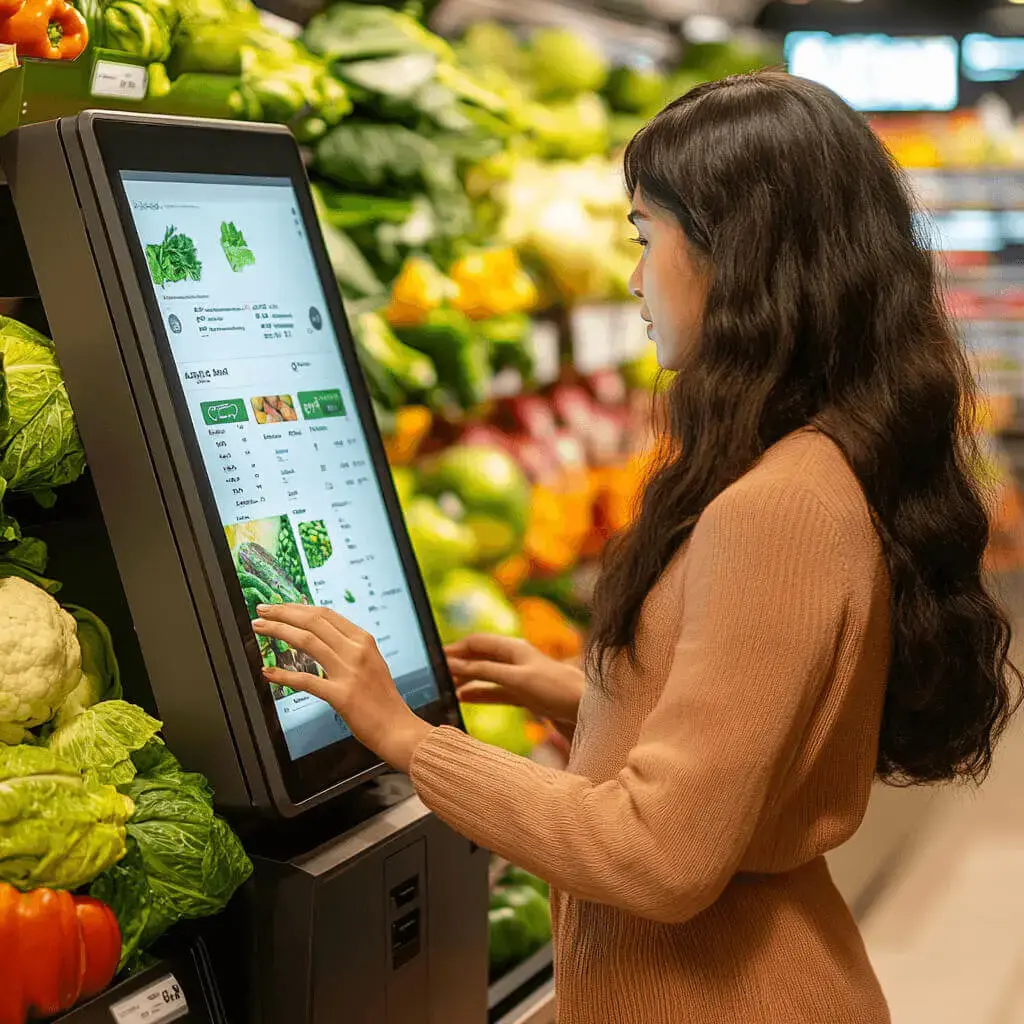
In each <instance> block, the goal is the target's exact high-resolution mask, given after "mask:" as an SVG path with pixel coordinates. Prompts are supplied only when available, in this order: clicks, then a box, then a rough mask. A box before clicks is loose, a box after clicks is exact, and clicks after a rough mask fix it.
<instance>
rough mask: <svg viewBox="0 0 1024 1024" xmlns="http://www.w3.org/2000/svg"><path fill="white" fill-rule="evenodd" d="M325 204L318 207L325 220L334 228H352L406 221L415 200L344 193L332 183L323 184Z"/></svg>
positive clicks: (321, 216) (319, 213)
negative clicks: (381, 222)
mask: <svg viewBox="0 0 1024 1024" xmlns="http://www.w3.org/2000/svg"><path fill="white" fill-rule="evenodd" d="M317 191H318V192H319V194H320V199H321V203H320V206H319V208H318V210H317V212H318V215H319V217H320V220H321V222H323V221H326V222H327V223H328V224H330V225H331V226H332V227H336V228H342V229H344V228H350V227H359V226H361V225H363V224H376V223H378V222H380V221H387V222H389V223H392V224H402V223H404V222H405V221H407V220H408V219H409V217H410V216H412V212H413V202H412V200H411V199H409V198H407V197H404V196H401V197H400V196H368V195H363V194H360V193H350V192H341V191H339V190H338V189H335V188H331V187H330V186H329V185H323V184H321V185H319V186H318V187H317Z"/></svg>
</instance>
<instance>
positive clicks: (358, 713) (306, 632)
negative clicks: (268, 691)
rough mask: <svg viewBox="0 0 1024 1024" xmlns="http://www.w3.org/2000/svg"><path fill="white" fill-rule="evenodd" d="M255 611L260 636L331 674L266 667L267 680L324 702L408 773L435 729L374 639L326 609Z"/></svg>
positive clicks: (290, 606) (295, 606)
mask: <svg viewBox="0 0 1024 1024" xmlns="http://www.w3.org/2000/svg"><path fill="white" fill-rule="evenodd" d="M256 611H257V613H258V614H259V616H260V617H259V618H258V619H255V620H254V621H253V624H252V628H253V629H254V630H255V632H256V633H258V634H259V635H260V636H268V637H272V638H274V639H277V640H283V641H284V642H285V643H286V644H288V645H289V646H291V647H294V648H295V650H297V651H302V652H304V653H305V654H308V655H309V656H310V657H311V658H312V659H313V660H314V661H316V662H318V663H319V664H320V666H321V667H322V668H323V670H324V672H325V673H326V678H323V679H321V678H320V677H319V676H316V675H313V674H312V673H309V672H289V671H286V670H285V669H280V668H265V669H264V670H263V675H264V677H265V678H266V679H268V680H269V681H270V682H272V683H277V684H278V685H279V686H290V687H291V688H292V689H293V690H302V691H304V692H305V693H310V694H312V695H313V696H314V697H319V698H320V699H321V700H325V701H326V702H327V703H328V704H330V705H331V707H332V708H334V710H335V711H337V713H338V714H339V715H341V717H342V718H343V719H344V720H345V724H346V725H347V726H348V727H349V728H350V729H351V730H352V734H353V735H354V736H355V737H356V739H357V740H359V742H360V743H362V744H363V745H364V746H366V747H369V748H370V750H372V751H373V752H374V753H376V754H377V755H378V756H380V757H381V758H382V759H383V760H385V761H387V762H388V763H389V764H391V765H394V767H395V768H398V769H399V770H400V771H403V772H408V770H409V765H410V763H411V761H412V755H413V752H414V751H415V749H416V747H417V746H418V745H419V743H420V741H421V740H423V739H425V738H426V737H427V736H428V735H429V734H430V733H431V731H432V730H433V728H434V727H433V726H432V725H429V724H428V723H427V722H424V721H423V720H422V719H421V718H418V717H417V716H416V714H415V713H414V712H413V711H412V710H411V709H410V708H409V705H408V704H406V703H405V700H404V699H403V698H402V695H401V694H400V693H399V692H398V688H397V687H396V686H395V681H394V680H393V679H392V678H391V672H390V671H389V669H388V666H387V663H386V662H385V661H384V658H383V657H382V656H381V653H380V651H379V650H378V649H377V643H376V641H375V640H374V638H373V636H372V635H371V634H369V633H367V632H366V631H365V630H363V629H360V628H359V627H358V626H356V625H353V623H351V622H349V621H348V619H344V618H342V617H341V616H340V615H338V614H337V612H333V611H330V610H329V609H327V608H312V607H310V606H309V605H302V604H275V605H260V606H259V607H258V608H257V609H256Z"/></svg>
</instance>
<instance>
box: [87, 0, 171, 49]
mask: <svg viewBox="0 0 1024 1024" xmlns="http://www.w3.org/2000/svg"><path fill="white" fill-rule="evenodd" d="M173 27H174V23H173V22H170V21H168V17H167V13H166V9H165V8H164V6H163V5H160V4H156V3H153V2H152V0H112V2H110V3H108V4H107V5H106V6H105V7H104V9H103V41H104V44H105V45H106V46H108V47H110V48H111V49H114V50H123V51H124V52H125V53H132V54H135V55H136V56H139V57H142V58H144V59H145V60H150V61H162V60H166V59H167V57H168V56H169V55H170V52H171V37H172V31H173Z"/></svg>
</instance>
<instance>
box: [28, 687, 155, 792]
mask: <svg viewBox="0 0 1024 1024" xmlns="http://www.w3.org/2000/svg"><path fill="white" fill-rule="evenodd" d="M160 725H161V723H160V722H158V721H157V720H156V719H155V718H151V717H150V716H149V715H147V714H146V712H145V711H143V710H142V708H140V707H137V706H136V705H134V704H129V703H128V702H127V701H123V700H107V701H103V702H102V703H100V704H96V705H94V706H93V707H89V708H85V709H84V710H83V711H82V712H81V714H79V715H77V716H75V717H73V718H72V719H71V720H70V721H68V722H66V723H65V724H63V725H60V726H58V727H57V728H56V729H54V731H53V733H52V734H51V735H50V738H49V741H48V743H49V747H50V749H51V750H52V751H53V752H54V753H55V754H56V755H57V756H58V757H61V758H63V759H64V760H65V761H68V762H69V763H71V764H73V765H74V766H75V767H76V768H78V769H79V770H81V771H83V772H87V773H89V774H93V775H95V776H96V778H97V779H99V781H100V782H107V783H110V784H111V785H114V786H121V785H124V784H125V783H129V782H131V781H132V779H134V778H135V771H136V769H135V763H134V762H133V761H132V754H133V753H135V751H137V750H141V749H142V748H143V747H144V746H145V745H146V744H147V743H149V741H150V740H151V739H152V738H153V737H154V736H155V735H156V734H157V733H158V732H159V731H160Z"/></svg>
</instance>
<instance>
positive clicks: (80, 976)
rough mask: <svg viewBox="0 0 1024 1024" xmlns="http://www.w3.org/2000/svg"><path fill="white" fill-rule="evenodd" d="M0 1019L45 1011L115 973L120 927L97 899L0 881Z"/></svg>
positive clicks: (13, 1021) (65, 1005) (65, 1004)
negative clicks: (27, 889)
mask: <svg viewBox="0 0 1024 1024" xmlns="http://www.w3.org/2000/svg"><path fill="white" fill-rule="evenodd" d="M0 950H2V951H3V955H2V956H0V1024H26V1021H27V1020H28V1019H29V1017H30V1016H39V1017H50V1016H54V1015H55V1014H58V1013H61V1012H63V1011H64V1010H69V1009H70V1008H71V1007H72V1006H74V1005H75V1003H76V1002H78V1000H79V999H81V998H88V997H89V996H94V995H96V994H97V993H98V992H100V991H102V990H103V989H104V988H106V986H107V985H109V984H110V981H111V979H112V978H113V977H114V972H115V971H116V970H117V963H118V960H119V958H120V955H121V932H120V929H119V928H118V924H117V918H116V917H115V916H114V912H113V911H112V910H111V909H110V908H109V907H108V906H107V905H106V904H105V903H101V902H100V901H99V900H94V899H92V898H90V897H88V896H72V895H71V894H70V893H67V892H59V891H54V890H51V889H34V890H32V892H27V893H22V892H19V891H18V890H17V889H15V888H13V887H12V886H10V885H6V884H4V883H0Z"/></svg>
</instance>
